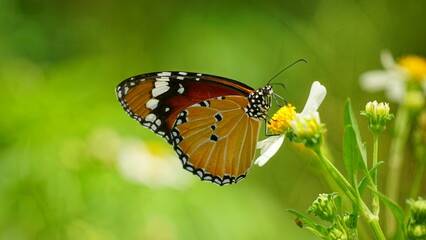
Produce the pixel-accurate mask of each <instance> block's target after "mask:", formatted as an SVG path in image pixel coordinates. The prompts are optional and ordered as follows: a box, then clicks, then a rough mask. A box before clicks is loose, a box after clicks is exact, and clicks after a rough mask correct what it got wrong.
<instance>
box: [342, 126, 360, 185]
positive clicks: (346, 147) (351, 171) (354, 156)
mask: <svg viewBox="0 0 426 240" xmlns="http://www.w3.org/2000/svg"><path fill="white" fill-rule="evenodd" d="M356 146H357V145H356V136H355V131H354V129H353V127H352V126H351V125H346V126H345V132H344V138H343V160H344V163H345V168H346V172H347V175H348V180H349V182H350V183H351V185H352V186H353V187H354V188H355V187H356V185H355V184H356V182H357V180H356V176H357V172H358V171H357V170H358V167H357V163H358V157H359V151H358V150H357V149H356Z"/></svg>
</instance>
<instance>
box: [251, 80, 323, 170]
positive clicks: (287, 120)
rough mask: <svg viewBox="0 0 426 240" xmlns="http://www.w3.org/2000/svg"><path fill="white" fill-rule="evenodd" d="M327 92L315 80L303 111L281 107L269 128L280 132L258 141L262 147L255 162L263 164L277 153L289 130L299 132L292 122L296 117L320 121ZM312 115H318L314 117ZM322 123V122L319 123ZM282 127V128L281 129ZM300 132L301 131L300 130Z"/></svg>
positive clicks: (296, 125) (274, 131) (289, 106)
mask: <svg viewBox="0 0 426 240" xmlns="http://www.w3.org/2000/svg"><path fill="white" fill-rule="evenodd" d="M326 94H327V90H326V88H325V87H324V86H323V85H321V83H319V82H318V81H315V82H314V83H313V84H312V86H311V91H310V93H309V96H308V100H307V101H306V104H305V107H304V108H303V110H302V112H301V113H296V112H295V108H294V107H293V106H291V105H290V104H289V105H286V106H284V107H282V108H281V109H279V110H278V111H277V113H276V114H274V116H273V117H272V120H271V121H270V124H269V125H268V128H269V129H270V130H271V132H272V133H275V134H278V135H274V136H271V137H268V138H266V139H265V140H262V141H260V142H258V144H257V148H258V149H259V148H260V156H259V157H258V158H257V159H256V161H255V162H254V163H255V164H257V165H259V166H263V165H264V164H265V163H266V162H268V160H269V159H270V158H271V157H272V156H274V155H275V153H276V152H277V151H278V149H279V148H280V147H281V145H282V144H283V142H284V136H285V134H286V133H287V130H289V129H290V130H292V131H293V132H294V133H297V131H299V130H300V129H293V127H298V126H299V125H298V122H296V123H297V124H292V122H294V120H295V119H296V118H302V119H314V120H318V122H319V113H318V112H317V110H318V108H319V106H320V105H321V103H322V101H323V100H324V98H325V95H326ZM312 116H317V117H315V118H313V117H312ZM319 124H320V123H319ZM280 128H282V129H280ZM299 132H300V131H299Z"/></svg>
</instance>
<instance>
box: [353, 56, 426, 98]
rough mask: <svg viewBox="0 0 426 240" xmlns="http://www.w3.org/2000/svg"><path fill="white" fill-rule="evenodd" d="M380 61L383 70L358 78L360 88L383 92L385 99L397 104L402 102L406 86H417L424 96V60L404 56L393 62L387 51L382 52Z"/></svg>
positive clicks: (425, 82) (373, 71)
mask: <svg viewBox="0 0 426 240" xmlns="http://www.w3.org/2000/svg"><path fill="white" fill-rule="evenodd" d="M380 59H381V62H382V65H383V68H384V70H372V71H368V72H365V73H364V74H362V75H361V76H360V85H361V88H362V89H363V90H365V91H368V92H377V91H382V90H383V91H385V94H386V97H387V98H388V99H389V100H391V101H393V102H397V103H401V102H402V101H403V100H404V97H405V93H406V91H407V84H408V83H409V82H412V83H413V82H414V83H416V84H419V86H420V87H421V88H422V89H423V93H424V94H425V95H426V60H425V59H424V58H421V57H418V56H406V57H403V58H401V59H400V60H399V61H398V62H395V60H394V58H393V57H392V54H391V53H390V52H389V51H382V53H381V55H380Z"/></svg>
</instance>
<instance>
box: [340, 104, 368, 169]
mask: <svg viewBox="0 0 426 240" xmlns="http://www.w3.org/2000/svg"><path fill="white" fill-rule="evenodd" d="M344 122H345V126H348V125H349V126H352V129H353V130H354V133H355V138H356V143H357V145H358V148H359V150H360V153H361V157H362V160H363V162H364V165H365V166H367V150H366V148H365V146H364V144H363V143H362V141H361V134H360V132H359V128H358V122H357V120H356V118H355V114H354V112H353V110H352V104H351V100H350V99H348V100H347V101H346V105H345V115H344Z"/></svg>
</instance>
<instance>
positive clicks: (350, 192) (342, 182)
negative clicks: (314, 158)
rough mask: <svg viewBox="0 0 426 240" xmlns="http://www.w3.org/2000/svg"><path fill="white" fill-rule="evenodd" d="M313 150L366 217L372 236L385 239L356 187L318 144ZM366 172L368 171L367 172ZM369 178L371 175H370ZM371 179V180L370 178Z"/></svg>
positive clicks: (377, 219) (375, 217) (376, 217)
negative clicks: (324, 153) (323, 152)
mask: <svg viewBox="0 0 426 240" xmlns="http://www.w3.org/2000/svg"><path fill="white" fill-rule="evenodd" d="M313 150H314V151H315V153H316V154H317V155H318V157H319V158H320V160H321V162H322V163H323V165H324V167H325V168H326V169H327V171H328V172H329V174H330V175H331V176H332V177H333V179H334V181H335V182H336V183H337V184H338V185H339V187H340V188H341V189H342V191H343V192H344V193H345V194H346V196H348V198H349V199H350V200H351V201H352V202H353V203H355V204H358V207H359V208H360V210H361V213H362V215H363V216H364V217H365V218H366V220H367V222H368V224H369V225H370V227H371V229H372V231H373V233H374V236H375V238H376V239H379V240H386V238H385V235H384V233H383V231H382V229H381V227H380V225H379V218H378V216H375V215H373V214H372V213H371V211H370V209H369V208H368V206H367V205H366V204H365V203H364V201H363V200H362V199H361V196H360V194H359V191H358V189H356V190H355V189H354V188H353V187H352V185H350V183H349V182H348V181H347V180H346V178H345V177H344V176H343V175H342V174H341V173H340V171H339V170H338V169H337V168H336V167H335V166H334V165H333V164H332V163H331V162H330V160H328V159H327V158H326V157H325V156H324V155H323V154H322V152H321V148H320V147H319V146H317V147H314V148H313ZM367 174H368V173H367ZM368 175H370V174H368ZM370 179H371V177H370ZM371 181H372V180H371Z"/></svg>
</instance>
